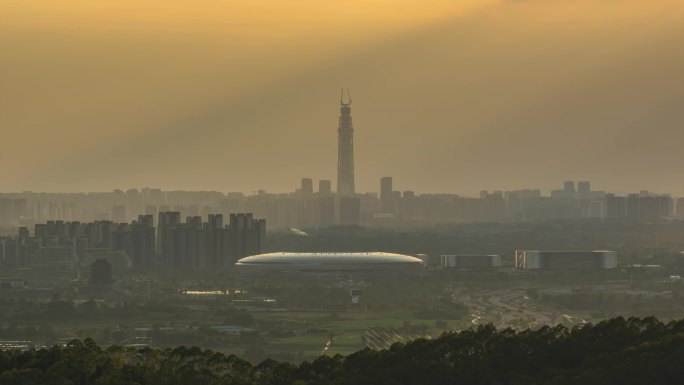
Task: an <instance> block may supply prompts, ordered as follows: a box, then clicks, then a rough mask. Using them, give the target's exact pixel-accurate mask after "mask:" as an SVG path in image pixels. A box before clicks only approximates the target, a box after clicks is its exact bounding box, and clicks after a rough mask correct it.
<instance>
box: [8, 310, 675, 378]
mask: <svg viewBox="0 0 684 385" xmlns="http://www.w3.org/2000/svg"><path fill="white" fill-rule="evenodd" d="M682 362H684V320H680V321H673V322H670V323H667V324H665V323H662V322H660V321H658V320H657V319H655V318H644V319H639V318H630V319H624V318H621V317H618V318H614V319H610V320H607V321H604V322H601V323H599V324H597V325H586V326H583V327H576V328H573V329H567V328H565V327H563V326H557V327H553V328H550V327H544V328H542V329H539V330H536V331H531V330H528V331H523V332H515V331H513V330H510V329H507V330H501V331H497V330H496V329H495V328H494V327H492V326H491V325H488V326H480V327H478V328H477V329H470V330H465V331H461V332H451V333H445V334H443V335H442V336H441V337H440V338H438V339H435V340H416V341H413V342H410V343H408V344H406V345H403V344H395V345H394V346H392V348H391V349H389V350H384V351H373V350H369V349H365V350H362V351H359V352H357V353H355V354H352V355H349V356H347V357H342V356H335V357H328V356H322V357H320V358H318V359H316V360H315V361H313V362H304V363H302V364H300V365H294V364H290V363H283V362H277V361H273V360H266V361H264V362H261V363H260V364H258V365H252V364H250V363H249V362H248V361H245V360H243V359H241V358H238V357H236V356H234V355H230V356H226V355H223V354H221V353H217V352H212V351H210V350H201V349H200V348H197V347H192V348H187V347H179V348H176V349H166V350H159V349H151V348H142V349H137V348H127V347H121V346H111V347H109V348H106V349H104V348H102V347H100V346H98V345H97V344H95V342H93V341H92V340H90V339H86V340H84V341H79V340H75V341H72V342H71V343H70V344H68V345H67V346H66V347H52V348H49V349H40V350H30V351H23V352H22V351H4V352H0V384H3V385H4V384H65V385H66V384H75V385H86V384H93V385H96V384H100V385H105V384H110V385H111V384H140V385H143V384H165V385H167V384H178V385H181V384H183V385H184V384H235V385H237V384H241V385H242V384H244V385H252V384H283V385H284V384H288V385H289V384H421V385H425V384H448V383H451V384H526V385H527V384H582V385H588V384H601V385H605V384H647V383H648V384H675V383H680V381H681V379H682V378H684V366H683V365H682V364H681V363H682Z"/></svg>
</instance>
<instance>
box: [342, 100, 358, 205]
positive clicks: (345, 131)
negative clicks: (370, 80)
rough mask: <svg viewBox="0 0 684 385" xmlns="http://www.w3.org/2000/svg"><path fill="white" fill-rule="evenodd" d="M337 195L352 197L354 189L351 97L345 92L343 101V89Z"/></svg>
mask: <svg viewBox="0 0 684 385" xmlns="http://www.w3.org/2000/svg"><path fill="white" fill-rule="evenodd" d="M337 138H338V142H337V143H338V146H337V149H338V151H337V194H338V195H339V196H353V195H354V194H355V193H356V189H355V188H354V126H353V125H352V117H351V95H350V93H349V90H347V102H345V101H344V88H343V89H342V92H341V93H340V123H339V126H338V128H337Z"/></svg>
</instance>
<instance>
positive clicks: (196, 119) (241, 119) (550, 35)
mask: <svg viewBox="0 0 684 385" xmlns="http://www.w3.org/2000/svg"><path fill="white" fill-rule="evenodd" d="M0 7H1V8H2V11H1V12H0V69H2V70H1V71H0V135H1V137H2V140H1V141H0V173H2V175H3V178H2V182H1V184H0V186H1V190H2V191H3V192H9V191H23V190H33V191H48V192H49V191H111V190H112V189H114V188H123V189H126V188H130V187H144V186H151V187H156V188H162V189H166V190H171V189H185V190H217V191H224V192H227V191H245V192H248V191H254V190H257V189H266V190H268V191H275V192H285V191H292V190H293V189H294V188H295V187H297V185H298V183H299V180H300V178H301V177H304V176H306V177H312V178H314V179H315V180H318V179H331V180H333V181H334V180H335V178H336V172H337V171H336V161H337V155H338V154H337V132H336V129H337V125H338V122H337V119H338V115H339V104H338V101H339V90H340V88H342V87H345V88H349V89H350V90H351V96H352V98H353V100H354V105H353V117H354V128H355V132H354V134H355V138H354V139H355V141H354V146H355V147H354V151H355V153H354V156H355V159H354V160H355V165H356V168H355V172H356V190H357V191H377V186H378V179H379V178H380V177H381V176H385V175H392V176H393V177H394V181H395V182H394V183H395V186H397V187H398V188H399V189H402V190H407V189H410V190H414V191H417V192H454V193H460V194H470V195H476V194H477V192H478V191H479V190H483V189H489V190H494V189H501V190H505V189H519V188H527V187H533V188H542V189H544V190H550V189H552V188H556V187H557V186H558V185H559V184H560V183H561V182H562V181H563V180H566V179H568V180H592V181H593V185H594V186H596V187H597V188H598V189H601V190H606V191H612V192H616V193H628V192H634V191H638V190H642V189H649V190H651V191H655V192H662V193H671V194H674V195H675V196H681V195H682V194H684V178H682V170H684V156H682V155H681V149H682V144H683V143H684V109H683V108H682V105H683V104H684V50H682V49H681V47H682V46H684V4H682V3H681V2H679V1H667V0H662V1H645V0H627V1H600V2H598V1H587V0H580V1H557V0H552V1H536V0H530V1H461V2H449V1H436V0H434V1H427V2H420V3H418V2H410V1H402V2H387V1H364V2H360V1H344V2H342V1H339V2H338V1H334V2H313V1H311V2H310V1H293V2H287V3H285V2H278V1H259V2H239V1H236V2H226V3H223V2H213V1H208V0H200V1H195V2H192V5H190V3H185V2H175V1H174V2H168V1H164V2H161V1H146V2H137V1H136V2H134V1H116V2H115V1H101V2H92V3H87V4H82V3H80V2H74V1H61V2H59V5H57V3H54V4H52V5H45V4H43V2H39V1H26V0H24V1H11V0H3V1H2V2H0Z"/></svg>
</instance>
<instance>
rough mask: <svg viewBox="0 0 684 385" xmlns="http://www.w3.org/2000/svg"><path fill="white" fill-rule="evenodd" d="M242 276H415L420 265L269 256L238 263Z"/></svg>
mask: <svg viewBox="0 0 684 385" xmlns="http://www.w3.org/2000/svg"><path fill="white" fill-rule="evenodd" d="M235 266H236V268H237V271H238V272H239V273H241V274H272V273H293V272H294V273H306V272H312V273H350V274H351V273H370V274H377V273H394V274H415V273H419V272H420V271H422V270H423V261H421V260H420V259H418V258H415V257H411V256H409V255H402V254H394V253H383V252H367V253H344V252H341V253H285V252H279V253H268V254H259V255H252V256H249V257H245V258H242V259H240V260H239V261H238V262H237V263H236V264H235Z"/></svg>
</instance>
